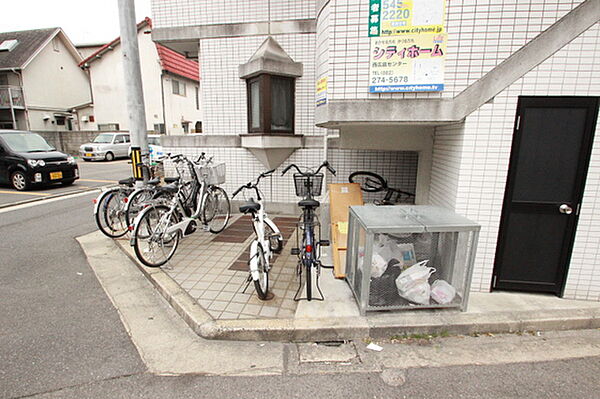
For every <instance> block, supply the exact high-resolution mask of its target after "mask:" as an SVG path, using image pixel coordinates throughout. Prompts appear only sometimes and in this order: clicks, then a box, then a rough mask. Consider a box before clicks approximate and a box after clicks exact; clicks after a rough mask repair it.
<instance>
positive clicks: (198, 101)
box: [194, 86, 200, 109]
mask: <svg viewBox="0 0 600 399" xmlns="http://www.w3.org/2000/svg"><path fill="white" fill-rule="evenodd" d="M194 89H196V109H200V90H199V89H198V86H196V87H195V88H194Z"/></svg>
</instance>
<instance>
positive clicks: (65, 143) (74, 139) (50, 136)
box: [35, 130, 127, 155]
mask: <svg viewBox="0 0 600 399" xmlns="http://www.w3.org/2000/svg"><path fill="white" fill-rule="evenodd" d="M35 133H37V134H39V135H40V136H42V137H43V138H45V139H46V141H48V143H50V144H52V145H53V146H54V147H55V148H56V149H57V150H58V151H61V152H64V153H67V154H72V155H78V154H79V146H81V145H82V144H85V143H89V142H91V141H92V140H94V138H95V137H96V136H97V135H98V134H100V133H116V132H100V131H98V130H72V131H61V132H55V131H35ZM123 133H127V132H123Z"/></svg>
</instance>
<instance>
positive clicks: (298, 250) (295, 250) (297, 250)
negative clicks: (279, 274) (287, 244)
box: [291, 248, 300, 255]
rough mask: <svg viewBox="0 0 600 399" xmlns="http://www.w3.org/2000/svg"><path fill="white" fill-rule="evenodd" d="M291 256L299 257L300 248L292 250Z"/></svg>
mask: <svg viewBox="0 0 600 399" xmlns="http://www.w3.org/2000/svg"><path fill="white" fill-rule="evenodd" d="M291 252H292V255H300V248H292V251H291Z"/></svg>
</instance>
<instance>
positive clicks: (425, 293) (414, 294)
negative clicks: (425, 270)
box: [398, 281, 431, 305]
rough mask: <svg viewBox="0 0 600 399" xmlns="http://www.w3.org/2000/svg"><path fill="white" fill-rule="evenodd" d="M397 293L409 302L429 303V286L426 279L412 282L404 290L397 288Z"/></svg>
mask: <svg viewBox="0 0 600 399" xmlns="http://www.w3.org/2000/svg"><path fill="white" fill-rule="evenodd" d="M398 294H399V295H400V296H401V297H402V298H404V299H406V300H409V301H410V302H414V303H418V304H420V305H429V297H430V295H431V286H430V285H429V283H428V282H427V281H424V282H420V283H417V284H413V285H412V286H410V287H409V288H408V290H406V291H401V290H398Z"/></svg>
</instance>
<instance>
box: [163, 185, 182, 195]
mask: <svg viewBox="0 0 600 399" xmlns="http://www.w3.org/2000/svg"><path fill="white" fill-rule="evenodd" d="M159 188H160V190H162V191H166V192H168V193H176V192H177V191H178V190H179V186H177V185H175V184H167V185H164V186H161V187H159Z"/></svg>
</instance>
